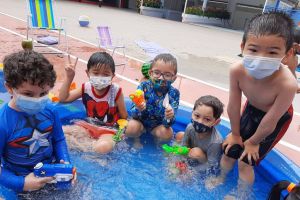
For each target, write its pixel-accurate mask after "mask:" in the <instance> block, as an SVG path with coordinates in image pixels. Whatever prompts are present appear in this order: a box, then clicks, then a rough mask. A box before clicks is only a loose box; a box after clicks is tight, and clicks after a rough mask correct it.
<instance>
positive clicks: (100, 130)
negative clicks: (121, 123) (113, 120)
mask: <svg viewBox="0 0 300 200" xmlns="http://www.w3.org/2000/svg"><path fill="white" fill-rule="evenodd" d="M74 123H75V124H76V125H78V126H81V127H83V128H85V129H86V130H88V132H89V134H90V136H91V137H92V138H95V139H98V138H99V137H100V136H101V135H103V134H113V135H114V134H116V132H117V130H116V129H112V128H109V127H105V126H96V125H94V124H90V123H88V122H86V121H83V120H79V121H76V122H74Z"/></svg>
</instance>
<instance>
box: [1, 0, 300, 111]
mask: <svg viewBox="0 0 300 200" xmlns="http://www.w3.org/2000/svg"><path fill="white" fill-rule="evenodd" d="M55 8H56V11H57V13H56V14H57V15H59V16H63V17H65V18H67V31H68V34H69V35H72V36H75V37H77V38H80V39H82V40H85V41H88V42H90V43H93V44H97V39H96V37H97V33H96V26H98V25H108V26H109V27H111V31H112V35H113V36H115V37H117V38H122V40H123V41H124V43H125V45H126V47H127V48H126V54H127V55H129V56H132V57H135V58H138V59H140V60H148V59H149V57H148V56H147V55H146V54H145V52H143V50H141V49H140V48H139V47H138V46H137V45H136V43H135V41H136V40H145V41H150V42H155V43H157V44H159V45H160V46H161V47H163V48H166V49H168V50H169V51H170V52H171V53H173V54H174V55H175V56H176V57H177V59H178V63H179V70H178V71H179V73H181V74H184V75H187V76H191V77H194V78H197V79H200V80H203V81H207V82H209V83H212V84H215V85H217V86H221V87H223V88H228V84H229V81H228V69H229V66H230V65H231V64H232V63H233V62H235V61H237V60H239V59H240V58H239V57H238V56H237V54H239V53H240V42H241V39H242V32H241V31H234V30H230V29H226V28H219V27H214V26H200V25H191V24H184V23H181V22H176V21H171V20H166V19H159V18H153V17H148V16H143V15H140V14H138V13H136V12H135V11H132V10H127V9H118V8H112V7H105V6H104V7H101V8H99V7H98V6H96V5H89V4H83V3H77V2H73V1H64V0H60V1H56V5H55ZM0 12H4V13H7V14H10V15H13V16H15V17H18V18H21V19H24V20H25V19H26V1H24V0H23V1H20V0H10V1H7V0H0ZM80 15H88V16H89V17H90V21H91V23H90V26H89V27H88V28H83V27H80V26H79V24H78V18H79V16H80ZM299 100H300V97H299V95H298V96H297V97H296V98H295V103H294V104H295V107H296V109H295V110H296V111H297V112H299V111H300V105H297V104H296V102H299ZM298 104H299V103H298Z"/></svg>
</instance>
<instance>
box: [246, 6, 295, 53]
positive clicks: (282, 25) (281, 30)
mask: <svg viewBox="0 0 300 200" xmlns="http://www.w3.org/2000/svg"><path fill="white" fill-rule="evenodd" d="M293 29H294V22H293V20H292V19H291V18H290V17H289V16H288V15H287V14H285V13H284V12H279V11H270V12H266V13H262V14H258V15H256V16H254V17H253V18H252V19H251V20H250V22H249V24H248V26H247V27H246V28H245V31H244V36H243V43H244V44H245V43H246V41H247V38H248V36H249V34H253V35H255V36H263V35H277V36H279V37H282V38H283V39H284V40H285V47H286V52H287V51H288V50H290V48H291V47H292V45H293Z"/></svg>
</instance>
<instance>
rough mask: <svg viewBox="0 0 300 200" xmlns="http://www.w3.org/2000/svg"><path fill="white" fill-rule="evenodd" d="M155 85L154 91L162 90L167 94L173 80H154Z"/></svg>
mask: <svg viewBox="0 0 300 200" xmlns="http://www.w3.org/2000/svg"><path fill="white" fill-rule="evenodd" d="M152 82H153V86H154V91H155V92H161V93H163V94H166V93H168V92H169V89H170V87H171V84H172V81H169V80H168V81H167V80H161V79H158V80H154V79H153V80H152Z"/></svg>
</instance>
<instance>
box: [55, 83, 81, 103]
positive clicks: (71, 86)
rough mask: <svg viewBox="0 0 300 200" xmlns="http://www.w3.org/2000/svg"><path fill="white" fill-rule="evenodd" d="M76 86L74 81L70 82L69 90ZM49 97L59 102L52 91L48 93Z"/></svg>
mask: <svg viewBox="0 0 300 200" xmlns="http://www.w3.org/2000/svg"><path fill="white" fill-rule="evenodd" d="M76 88H77V86H76V83H75V82H72V83H71V85H70V88H69V91H71V90H75V89H76ZM49 98H50V99H51V101H52V102H59V98H58V96H55V95H54V94H53V93H52V92H50V93H49Z"/></svg>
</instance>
